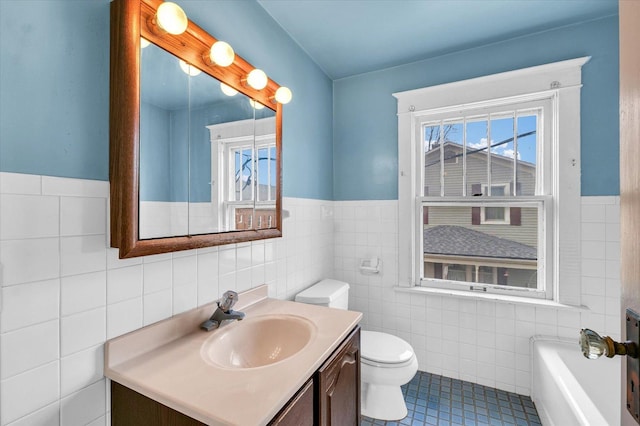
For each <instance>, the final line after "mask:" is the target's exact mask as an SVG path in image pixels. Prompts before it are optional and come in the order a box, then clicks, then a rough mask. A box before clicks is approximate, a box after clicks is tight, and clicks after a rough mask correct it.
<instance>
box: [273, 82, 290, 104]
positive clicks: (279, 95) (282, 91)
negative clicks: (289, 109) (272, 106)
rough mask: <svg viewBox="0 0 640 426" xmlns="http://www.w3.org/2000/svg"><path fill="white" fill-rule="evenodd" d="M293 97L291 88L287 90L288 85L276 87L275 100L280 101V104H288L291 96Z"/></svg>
mask: <svg viewBox="0 0 640 426" xmlns="http://www.w3.org/2000/svg"><path fill="white" fill-rule="evenodd" d="M292 97H293V94H292V93H291V90H289V88H288V87H284V86H280V87H278V90H276V96H275V98H276V102H278V103H281V104H288V103H289V102H291V98H292Z"/></svg>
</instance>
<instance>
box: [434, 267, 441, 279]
mask: <svg viewBox="0 0 640 426" xmlns="http://www.w3.org/2000/svg"><path fill="white" fill-rule="evenodd" d="M433 278H438V279H440V280H441V279H442V263H434V264H433Z"/></svg>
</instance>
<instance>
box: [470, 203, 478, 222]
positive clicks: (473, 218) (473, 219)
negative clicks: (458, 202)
mask: <svg viewBox="0 0 640 426" xmlns="http://www.w3.org/2000/svg"><path fill="white" fill-rule="evenodd" d="M471 224H472V225H480V207H471Z"/></svg>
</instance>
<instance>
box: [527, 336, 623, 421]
mask: <svg viewBox="0 0 640 426" xmlns="http://www.w3.org/2000/svg"><path fill="white" fill-rule="evenodd" d="M531 347H532V349H531V358H532V370H531V371H532V381H531V399H533V402H534V403H535V404H536V408H537V410H538V414H539V415H540V420H541V421H542V424H543V425H545V426H551V425H555V426H570V425H571V426H573V425H576V426H578V425H585V426H586V425H591V426H606V425H609V426H617V425H619V424H620V406H621V405H620V398H621V389H620V365H621V364H620V360H621V359H622V358H621V357H615V358H611V359H610V358H605V357H601V358H599V359H596V360H589V359H586V358H585V357H584V356H583V355H582V352H581V351H580V346H579V344H578V336H577V333H576V339H575V341H564V340H562V341H561V340H558V339H548V338H541V337H537V336H534V337H533V338H532V339H531Z"/></svg>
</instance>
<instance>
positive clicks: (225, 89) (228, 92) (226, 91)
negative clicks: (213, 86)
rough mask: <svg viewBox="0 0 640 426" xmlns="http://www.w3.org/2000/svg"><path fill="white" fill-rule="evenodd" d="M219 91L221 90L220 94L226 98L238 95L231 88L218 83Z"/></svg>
mask: <svg viewBox="0 0 640 426" xmlns="http://www.w3.org/2000/svg"><path fill="white" fill-rule="evenodd" d="M220 90H222V93H224V94H225V95H227V96H235V95H236V94H237V93H238V91H237V90H236V89H234V88H233V87H231V86H227V85H226V84H224V83H220Z"/></svg>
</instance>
